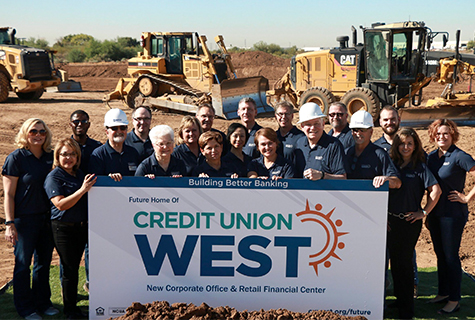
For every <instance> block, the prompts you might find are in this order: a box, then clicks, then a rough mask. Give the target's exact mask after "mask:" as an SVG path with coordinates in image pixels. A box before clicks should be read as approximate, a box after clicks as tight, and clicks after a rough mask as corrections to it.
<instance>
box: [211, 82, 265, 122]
mask: <svg viewBox="0 0 475 320" xmlns="http://www.w3.org/2000/svg"><path fill="white" fill-rule="evenodd" d="M267 90H269V81H268V80H267V79H266V78H264V77H250V78H241V79H231V80H224V81H222V82H221V83H220V84H214V85H213V88H212V91H211V96H212V99H213V107H214V109H215V110H216V115H217V116H221V117H224V118H226V119H237V118H239V116H238V115H237V109H238V104H239V100H241V99H242V98H246V97H250V98H252V99H254V101H256V105H257V113H265V112H273V111H274V109H273V108H272V107H271V106H270V105H268V104H267V101H266V91H267Z"/></svg>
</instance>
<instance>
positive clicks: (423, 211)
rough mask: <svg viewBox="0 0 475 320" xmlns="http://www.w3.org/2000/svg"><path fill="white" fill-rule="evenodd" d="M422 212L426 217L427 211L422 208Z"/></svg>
mask: <svg viewBox="0 0 475 320" xmlns="http://www.w3.org/2000/svg"><path fill="white" fill-rule="evenodd" d="M422 213H423V214H424V217H425V216H427V215H428V213H427V211H425V210H424V209H422Z"/></svg>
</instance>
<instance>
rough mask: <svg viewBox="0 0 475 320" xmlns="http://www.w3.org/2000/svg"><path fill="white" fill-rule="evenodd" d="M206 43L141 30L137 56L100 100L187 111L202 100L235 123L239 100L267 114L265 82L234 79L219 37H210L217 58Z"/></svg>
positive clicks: (203, 38)
mask: <svg viewBox="0 0 475 320" xmlns="http://www.w3.org/2000/svg"><path fill="white" fill-rule="evenodd" d="M206 41H207V39H206V36H204V35H201V36H200V35H198V34H197V33H192V32H143V33H142V37H141V45H142V47H143V52H139V53H138V55H137V56H136V57H134V58H132V59H130V60H128V69H127V70H128V75H129V76H128V77H127V78H121V79H120V80H119V82H118V84H117V87H116V89H115V90H114V91H113V92H111V93H109V94H107V95H105V96H104V99H103V101H104V102H106V103H108V102H109V101H110V100H113V99H121V100H123V101H124V102H125V104H126V105H127V106H129V107H131V108H134V107H136V106H139V105H148V106H152V107H157V108H164V109H172V110H179V111H184V112H190V113H194V112H195V111H196V109H197V108H196V106H197V105H199V104H200V103H203V102H208V103H212V105H213V107H214V109H215V110H216V115H217V116H220V117H224V118H226V119H235V118H238V115H237V107H238V102H239V100H240V99H241V98H243V97H251V98H253V99H254V100H255V101H256V104H257V109H258V112H259V113H263V112H270V111H273V108H272V107H271V106H269V105H268V104H267V102H266V91H267V90H269V82H268V80H267V79H266V78H264V77H249V78H240V79H238V78H237V76H236V71H235V69H234V66H233V64H232V61H231V56H230V54H229V53H228V51H227V49H226V46H225V44H224V40H223V37H222V36H217V37H216V38H215V41H216V43H217V44H218V46H219V48H220V51H221V52H220V53H219V54H212V53H211V52H210V51H209V49H208V47H207V45H206Z"/></svg>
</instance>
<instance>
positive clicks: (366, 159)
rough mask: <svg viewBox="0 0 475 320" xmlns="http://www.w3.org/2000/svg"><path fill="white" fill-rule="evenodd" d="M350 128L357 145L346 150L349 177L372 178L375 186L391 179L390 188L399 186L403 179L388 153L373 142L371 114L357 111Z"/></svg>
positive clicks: (352, 117)
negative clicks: (400, 178)
mask: <svg viewBox="0 0 475 320" xmlns="http://www.w3.org/2000/svg"><path fill="white" fill-rule="evenodd" d="M350 129H351V132H352V135H353V139H354V140H355V145H354V146H353V147H350V148H348V149H347V150H346V156H345V168H346V173H347V177H348V179H372V180H373V186H374V187H375V188H379V187H380V186H382V185H383V184H384V182H386V181H389V187H390V188H399V187H400V186H401V180H399V177H398V171H397V169H396V167H395V166H394V164H393V162H392V160H391V158H390V157H389V155H388V153H387V152H386V151H384V149H382V148H380V147H378V146H376V145H375V144H373V143H372V142H371V136H372V134H373V117H372V116H371V114H370V113H369V112H367V111H365V110H359V111H357V112H355V113H354V114H353V115H352V116H351V121H350Z"/></svg>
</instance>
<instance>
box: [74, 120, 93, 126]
mask: <svg viewBox="0 0 475 320" xmlns="http://www.w3.org/2000/svg"><path fill="white" fill-rule="evenodd" d="M71 123H73V124H74V125H75V126H78V125H79V124H80V123H82V124H88V123H89V120H72V121H71Z"/></svg>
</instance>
